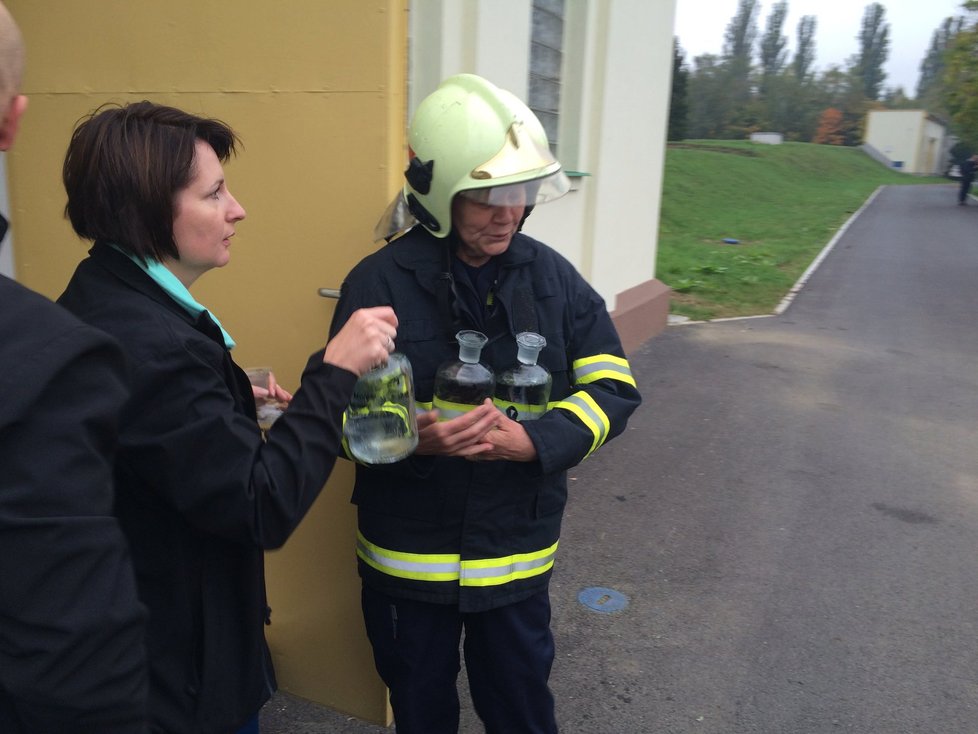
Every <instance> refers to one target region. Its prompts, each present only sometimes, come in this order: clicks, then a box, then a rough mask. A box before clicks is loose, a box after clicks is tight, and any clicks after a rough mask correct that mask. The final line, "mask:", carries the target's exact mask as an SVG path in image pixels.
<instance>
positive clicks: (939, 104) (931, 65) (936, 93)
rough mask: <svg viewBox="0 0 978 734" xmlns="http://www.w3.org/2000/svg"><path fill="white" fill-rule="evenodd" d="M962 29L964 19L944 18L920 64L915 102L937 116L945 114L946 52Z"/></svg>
mask: <svg viewBox="0 0 978 734" xmlns="http://www.w3.org/2000/svg"><path fill="white" fill-rule="evenodd" d="M963 27H964V18H961V17H958V18H945V19H944V21H943V22H942V23H941V25H940V26H938V28H937V30H935V31H934V33H933V35H932V36H931V39H930V48H928V49H927V55H926V56H925V57H924V60H923V61H921V62H920V78H919V79H918V81H917V101H918V103H919V104H921V105H922V106H923V107H925V108H926V109H928V110H930V111H931V112H934V113H937V114H945V113H946V112H947V109H946V106H945V104H944V72H945V70H946V69H947V52H948V49H949V48H950V47H951V44H952V43H953V41H954V37H955V36H956V35H957V34H958V33H960V32H961V30H962V28H963Z"/></svg>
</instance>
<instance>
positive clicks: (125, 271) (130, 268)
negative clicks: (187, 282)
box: [88, 240, 224, 347]
mask: <svg viewBox="0 0 978 734" xmlns="http://www.w3.org/2000/svg"><path fill="white" fill-rule="evenodd" d="M88 254H89V256H90V257H91V258H92V262H93V263H95V264H97V265H99V266H100V267H102V268H104V269H105V270H107V271H108V272H109V273H111V274H112V275H114V276H115V277H116V278H118V279H119V280H120V281H122V282H123V283H125V284H126V285H127V286H129V287H130V288H132V289H133V290H135V291H137V292H138V293H141V294H142V295H144V296H146V297H147V298H149V299H151V300H153V301H155V302H156V303H158V304H159V305H161V306H162V307H163V308H165V309H167V310H168V311H170V312H172V313H174V314H176V315H177V316H179V317H180V318H181V319H183V320H184V321H186V322H187V323H188V324H191V325H192V326H193V327H194V328H195V329H197V331H199V332H201V333H202V334H204V335H206V336H208V337H210V338H211V339H213V340H214V341H216V342H217V343H218V344H220V345H221V346H222V347H223V346H224V335H223V334H222V333H221V329H220V328H219V327H218V326H217V324H216V323H214V320H213V319H212V318H211V317H210V315H209V314H208V313H207V311H202V312H201V313H200V314H199V315H197V316H195V315H193V314H191V313H190V312H189V311H187V309H185V308H184V307H183V306H181V305H180V304H179V303H177V302H176V301H174V300H173V299H172V298H170V296H169V294H168V293H167V292H166V291H165V290H163V289H162V288H161V287H160V286H159V285H158V284H157V283H156V282H155V281H154V280H153V279H152V278H150V277H149V275H147V274H146V272H145V271H144V270H142V269H141V268H140V267H139V266H138V265H136V263H134V262H133V261H132V260H130V259H129V257H128V256H127V255H125V254H124V253H122V252H119V251H118V250H117V249H115V248H114V247H112V246H111V245H109V244H108V243H107V242H103V241H101V240H99V241H96V242H95V244H94V245H93V246H92V249H91V250H89V253H88Z"/></svg>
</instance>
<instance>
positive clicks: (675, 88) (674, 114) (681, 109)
mask: <svg viewBox="0 0 978 734" xmlns="http://www.w3.org/2000/svg"><path fill="white" fill-rule="evenodd" d="M688 83H689V71H688V70H687V69H686V65H685V54H684V53H683V49H682V47H681V46H680V45H679V39H678V38H675V39H673V42H672V97H671V99H670V102H669V132H668V134H667V138H668V139H669V140H684V139H685V138H686V129H687V127H688V122H689V105H688V102H687V99H686V86H687V85H688Z"/></svg>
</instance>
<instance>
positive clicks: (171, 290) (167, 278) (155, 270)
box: [112, 245, 234, 349]
mask: <svg viewBox="0 0 978 734" xmlns="http://www.w3.org/2000/svg"><path fill="white" fill-rule="evenodd" d="M112 247H114V248H115V249H116V250H118V251H119V252H121V253H122V254H123V255H125V256H126V257H128V258H129V259H130V260H132V261H133V262H134V263H136V265H138V266H139V269H140V270H142V271H143V272H144V273H146V275H148V276H149V277H150V278H152V279H153V280H154V281H155V282H156V284H157V285H158V286H159V287H160V288H162V289H163V290H164V291H166V294H167V295H168V296H169V297H170V298H172V299H173V300H174V301H176V302H177V303H179V304H180V305H181V306H182V307H183V308H184V309H185V310H186V311H187V312H188V313H189V314H190V315H191V316H199V315H200V314H201V313H202V312H204V311H207V309H206V308H204V307H203V306H201V305H200V304H199V303H197V301H196V300H194V297H193V296H192V295H190V291H188V290H187V286H185V285H184V284H183V283H181V282H180V280H179V279H178V278H177V276H175V275H174V274H173V273H171V272H170V270H169V269H168V268H167V267H166V265H164V264H163V263H161V262H159V261H158V260H151V261H149V262H148V263H147V262H144V261H143V259H142V258H140V257H139V256H137V255H133V254H132V253H130V252H126V251H125V250H123V249H122V248H121V247H119V246H118V245H112ZM208 315H209V316H210V317H211V320H212V321H213V322H214V323H215V324H217V328H219V329H220V330H221V333H222V334H223V335H224V346H226V347H227V348H228V349H234V339H232V338H231V335H230V334H228V333H227V331H225V329H224V327H223V326H221V322H220V321H218V320H217V317H216V316H215V315H214V314H213V313H212V312H209V311H208Z"/></svg>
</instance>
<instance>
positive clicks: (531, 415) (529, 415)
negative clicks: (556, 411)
mask: <svg viewBox="0 0 978 734" xmlns="http://www.w3.org/2000/svg"><path fill="white" fill-rule="evenodd" d="M492 403H493V405H495V406H496V408H497V409H498V410H500V411H501V412H503V413H506V415H509V413H507V412H506V411H507V410H508V409H509V408H512V409H513V410H515V411H516V420H520V421H529V420H535V419H537V418H539V417H540V416H541V415H543V414H544V413H546V412H547V410H548V408H549V406H547V405H530V404H528V403H511V402H510V401H508V400H501V399H500V398H493V399H492Z"/></svg>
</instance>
